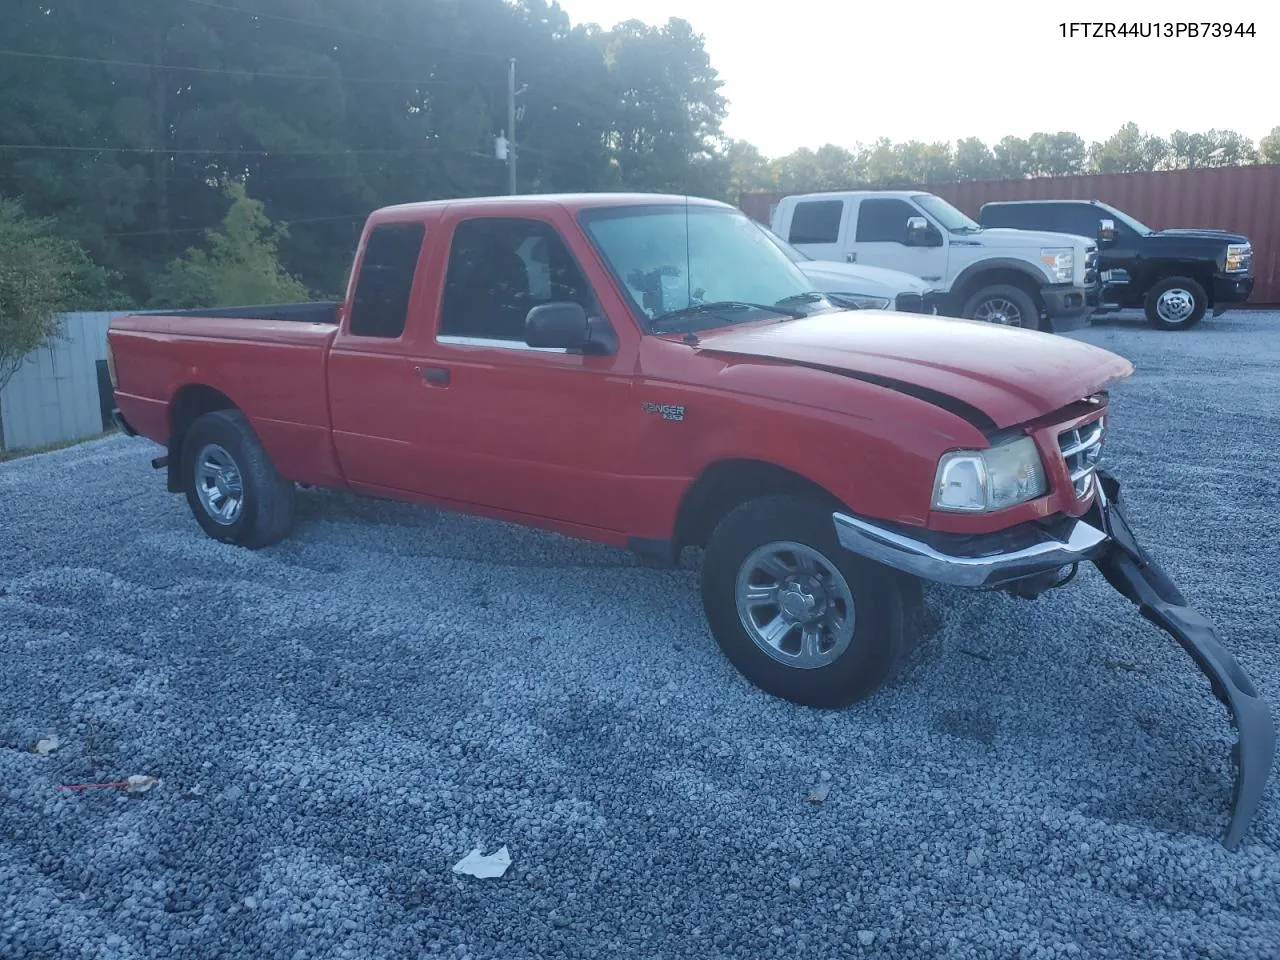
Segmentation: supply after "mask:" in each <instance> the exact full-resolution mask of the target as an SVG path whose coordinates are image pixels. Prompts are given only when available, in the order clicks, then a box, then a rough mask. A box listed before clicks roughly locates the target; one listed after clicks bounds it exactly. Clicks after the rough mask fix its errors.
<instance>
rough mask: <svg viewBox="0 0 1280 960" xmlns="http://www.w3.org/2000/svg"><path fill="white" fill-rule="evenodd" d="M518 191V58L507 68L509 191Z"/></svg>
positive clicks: (513, 58) (513, 59) (512, 59)
mask: <svg viewBox="0 0 1280 960" xmlns="http://www.w3.org/2000/svg"><path fill="white" fill-rule="evenodd" d="M515 192H516V59H515V57H512V58H511V63H510V65H509V66H508V69H507V193H510V194H514V193H515Z"/></svg>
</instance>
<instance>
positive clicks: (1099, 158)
mask: <svg viewBox="0 0 1280 960" xmlns="http://www.w3.org/2000/svg"><path fill="white" fill-rule="evenodd" d="M1168 154H1169V144H1168V143H1166V142H1165V141H1164V140H1163V139H1161V138H1160V137H1157V136H1155V135H1153V134H1147V133H1143V132H1142V131H1141V130H1139V129H1138V125H1137V124H1136V123H1126V124H1125V125H1124V126H1123V127H1121V128H1120V129H1119V130H1117V131H1116V132H1115V133H1113V134H1112V135H1111V136H1110V137H1109V138H1108V139H1107V140H1106V141H1105V142H1103V143H1095V144H1093V145H1092V146H1091V147H1090V148H1089V162H1090V164H1091V165H1092V167H1093V169H1094V171H1095V172H1097V173H1137V172H1139V171H1143V170H1156V169H1159V168H1160V166H1161V165H1162V164H1164V163H1165V162H1166V160H1167V158H1168Z"/></svg>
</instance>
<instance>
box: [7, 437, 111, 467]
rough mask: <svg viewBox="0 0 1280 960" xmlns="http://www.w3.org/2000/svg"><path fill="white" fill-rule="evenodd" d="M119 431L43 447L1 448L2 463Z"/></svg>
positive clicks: (99, 438) (47, 444)
mask: <svg viewBox="0 0 1280 960" xmlns="http://www.w3.org/2000/svg"><path fill="white" fill-rule="evenodd" d="M119 432H120V431H119V430H103V431H102V432H101V433H95V434H94V435H93V436H91V437H80V438H78V439H76V440H59V441H58V442H57V443H46V444H45V445H44V446H42V447H26V448H24V449H21V450H0V463H7V462H8V461H10V460H19V459H21V458H22V457H35V456H38V455H39V454H42V453H52V452H53V451H54V450H65V449H66V448H67V447H74V446H78V445H79V444H82V443H88V442H89V441H90V440H101V439H102V438H103V437H111V436H114V435H115V434H117V433H119Z"/></svg>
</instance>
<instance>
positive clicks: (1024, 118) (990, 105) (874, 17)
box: [560, 0, 1280, 156]
mask: <svg viewBox="0 0 1280 960" xmlns="http://www.w3.org/2000/svg"><path fill="white" fill-rule="evenodd" d="M560 6H561V7H562V8H563V9H564V10H565V12H566V13H568V14H569V16H570V18H571V19H572V20H573V22H574V23H580V22H584V21H594V22H596V23H600V24H602V25H604V26H606V27H608V26H612V25H613V24H615V23H618V22H620V21H622V20H628V19H633V18H634V19H639V20H643V21H645V22H648V23H665V22H666V20H667V18H668V17H672V16H678V17H683V18H684V19H685V20H688V21H689V22H690V23H691V24H692V25H693V28H694V29H695V30H696V31H697V32H698V33H701V34H702V35H703V37H704V39H705V43H706V48H707V52H708V54H709V55H710V57H711V64H712V66H714V67H715V68H716V70H717V71H719V74H720V78H721V79H722V80H723V81H724V87H723V88H722V91H721V92H722V93H723V94H724V95H725V96H726V97H727V98H728V99H729V100H730V104H729V113H728V117H727V119H726V121H725V124H724V130H725V133H726V134H728V135H729V136H731V137H736V138H740V139H743V140H748V141H750V142H752V143H754V144H755V145H756V146H757V147H759V148H760V149H761V150H762V151H763V152H764V153H765V155H766V156H780V155H782V154H785V153H789V152H791V151H792V150H795V149H796V148H798V147H804V146H807V147H818V146H821V145H822V144H824V143H828V142H829V143H835V144H838V145H840V146H845V147H853V146H854V145H855V144H856V143H858V142H862V143H870V142H872V141H874V140H875V139H876V138H878V137H882V136H883V137H888V138H889V139H890V140H893V141H895V142H897V141H903V140H913V139H914V140H925V141H935V140H947V141H953V142H954V141H955V140H957V139H960V138H961V137H970V136H976V137H979V138H981V139H982V140H984V141H986V142H987V143H988V144H991V143H995V142H996V141H997V140H999V139H1000V138H1001V137H1003V136H1006V135H1013V136H1020V137H1025V136H1027V135H1029V134H1031V133H1035V132H1037V131H1046V132H1053V131H1058V130H1070V131H1073V132H1075V133H1078V134H1080V136H1082V137H1084V139H1085V141H1086V142H1091V141H1094V140H1103V139H1105V138H1106V137H1108V136H1110V135H1111V134H1112V133H1114V132H1115V131H1116V130H1117V129H1118V128H1119V127H1120V126H1121V125H1122V124H1124V123H1126V122H1128V121H1130V120H1132V121H1134V122H1135V123H1137V124H1138V125H1139V126H1140V127H1142V129H1143V130H1144V131H1146V132H1149V133H1155V134H1159V135H1160V136H1168V135H1169V134H1170V133H1172V132H1173V131H1174V130H1177V129H1182V130H1187V131H1189V132H1197V131H1203V130H1208V129H1210V128H1211V127H1212V128H1217V129H1219V130H1221V129H1231V130H1236V131H1238V132H1239V133H1243V134H1245V135H1246V136H1248V137H1250V138H1252V139H1253V140H1254V141H1255V142H1256V141H1257V140H1258V139H1260V138H1261V137H1263V136H1265V135H1266V134H1267V133H1268V132H1269V131H1270V130H1271V128H1272V127H1275V126H1280V105H1277V104H1276V101H1275V99H1274V95H1273V93H1272V91H1274V90H1275V89H1276V88H1277V87H1278V86H1280V3H1277V2H1276V0H1237V2H1236V3H1232V4H1209V3H1205V2H1203V0H1201V2H1187V0H1161V2H1150V0H1111V2H1110V3H1107V4H1105V5H1103V4H1101V3H1095V4H1091V5H1089V6H1088V9H1081V8H1080V7H1081V5H1078V4H1045V3H1030V2H1027V0H1021V2H1014V0H965V2H956V0H916V2H912V0H907V2H901V0H899V2H891V0H885V2H878V3H867V2H865V0H785V2H776V0H775V2H772V3H768V4H766V3H765V2H764V0H737V2H734V0H560ZM751 9H754V10H758V11H759V13H749V12H748V11H749V10H751ZM1209 9H1213V10H1216V11H1219V13H1220V15H1222V16H1226V15H1227V14H1226V13H1225V11H1231V14H1230V19H1231V22H1232V23H1241V22H1243V23H1245V24H1248V23H1253V24H1254V25H1255V27H1256V36H1252V37H1249V36H1244V37H1232V38H1230V39H1189V38H1181V39H1177V38H1164V37H1150V38H1142V37H1139V38H1121V37H1115V38H1111V39H1105V38H1102V39H1095V38H1093V37H1086V36H1076V37H1074V38H1071V37H1067V38H1064V37H1063V35H1062V33H1063V31H1062V27H1061V26H1060V24H1061V23H1062V22H1063V21H1070V20H1072V19H1075V20H1077V21H1083V20H1086V19H1089V18H1091V17H1092V18H1095V19H1100V20H1110V21H1112V22H1115V23H1119V22H1127V23H1133V22H1135V21H1136V22H1142V23H1150V22H1153V21H1154V22H1160V23H1171V24H1172V23H1177V22H1178V21H1186V22H1190V21H1195V22H1196V23H1197V24H1199V23H1200V22H1202V21H1203V20H1204V18H1205V16H1206V12H1207V11H1208V10H1209ZM1259 104H1260V106H1259Z"/></svg>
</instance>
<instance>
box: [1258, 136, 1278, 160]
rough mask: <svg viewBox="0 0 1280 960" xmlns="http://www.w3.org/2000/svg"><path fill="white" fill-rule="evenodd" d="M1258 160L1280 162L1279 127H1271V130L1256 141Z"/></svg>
mask: <svg viewBox="0 0 1280 960" xmlns="http://www.w3.org/2000/svg"><path fill="white" fill-rule="evenodd" d="M1258 161H1259V162H1260V163H1280V127H1272V128H1271V132H1270V133H1268V134H1267V135H1266V136H1265V137H1263V138H1262V139H1261V140H1260V141H1258Z"/></svg>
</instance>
